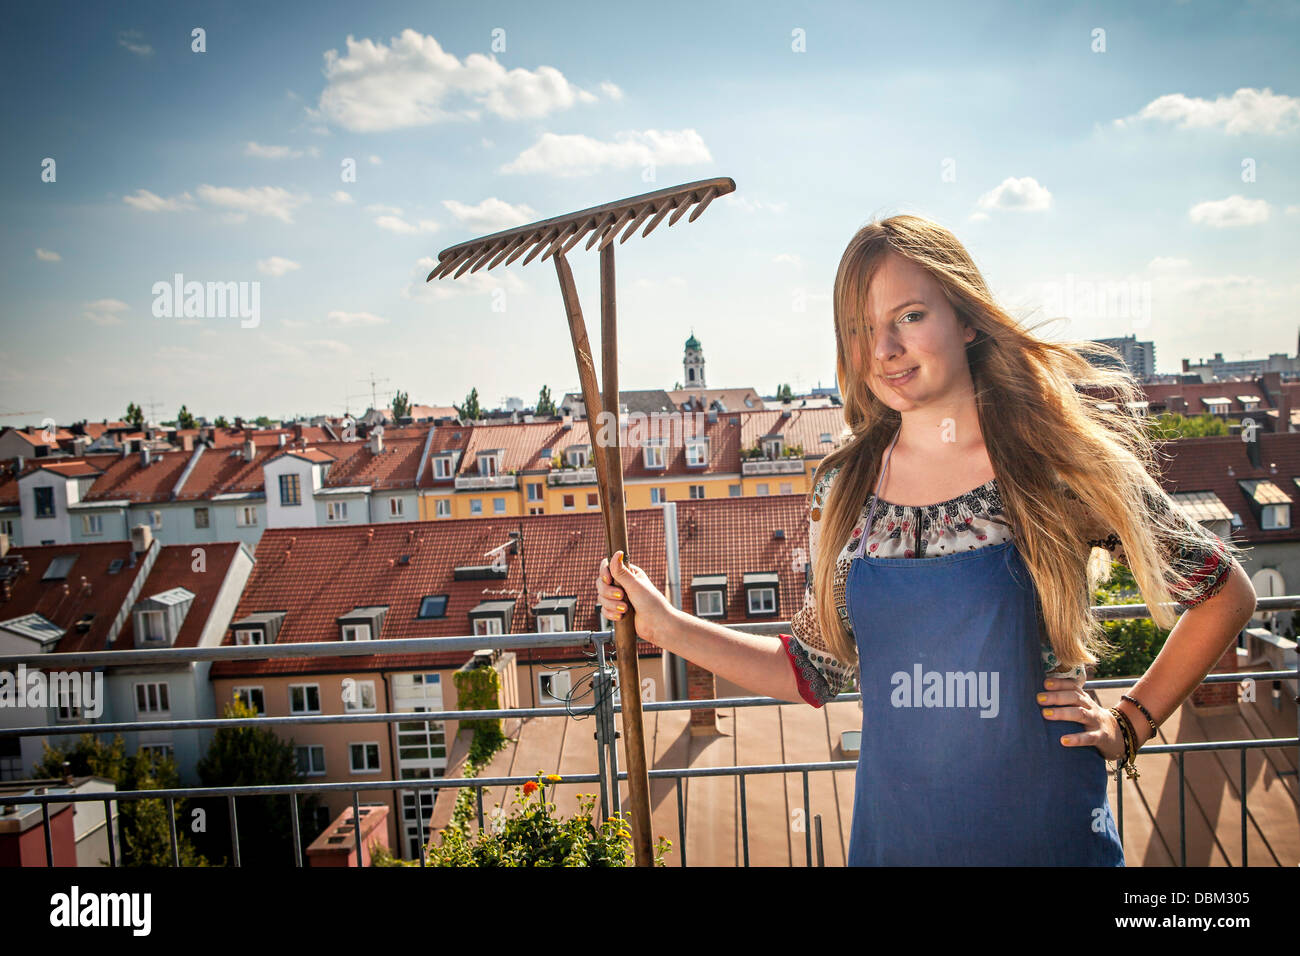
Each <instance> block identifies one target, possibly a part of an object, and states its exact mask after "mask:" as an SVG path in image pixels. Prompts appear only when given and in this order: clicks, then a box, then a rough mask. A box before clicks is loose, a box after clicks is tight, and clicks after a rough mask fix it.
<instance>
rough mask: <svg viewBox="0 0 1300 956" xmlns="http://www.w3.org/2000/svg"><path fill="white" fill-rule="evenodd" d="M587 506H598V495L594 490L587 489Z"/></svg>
mask: <svg viewBox="0 0 1300 956" xmlns="http://www.w3.org/2000/svg"><path fill="white" fill-rule="evenodd" d="M587 507H588V508H599V507H600V495H599V494H597V493H596V492H594V491H589V492H587Z"/></svg>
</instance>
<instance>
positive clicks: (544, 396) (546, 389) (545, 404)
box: [536, 385, 555, 415]
mask: <svg viewBox="0 0 1300 956" xmlns="http://www.w3.org/2000/svg"><path fill="white" fill-rule="evenodd" d="M536 414H538V415H554V414H555V400H554V399H552V398H551V387H550V386H549V385H543V386H542V390H541V391H540V392H538V393H537V409H536Z"/></svg>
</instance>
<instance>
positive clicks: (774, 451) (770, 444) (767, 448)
mask: <svg viewBox="0 0 1300 956" xmlns="http://www.w3.org/2000/svg"><path fill="white" fill-rule="evenodd" d="M783 444H784V443H783V442H782V441H781V439H779V438H769V439H768V440H767V441H765V442H763V452H764V454H766V455H767V457H768V458H780V457H781V451H782V448H783Z"/></svg>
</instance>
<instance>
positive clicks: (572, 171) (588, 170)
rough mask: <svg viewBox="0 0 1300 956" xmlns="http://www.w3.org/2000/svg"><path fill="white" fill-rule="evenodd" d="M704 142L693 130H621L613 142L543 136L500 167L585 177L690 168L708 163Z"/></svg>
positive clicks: (707, 150) (512, 171)
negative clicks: (607, 171) (651, 168)
mask: <svg viewBox="0 0 1300 956" xmlns="http://www.w3.org/2000/svg"><path fill="white" fill-rule="evenodd" d="M711 162H713V157H712V156H711V155H710V154H709V148H708V147H707V146H705V145H704V139H703V138H702V137H701V136H700V134H699V133H697V132H696V131H695V130H693V129H683V130H664V131H662V132H661V131H660V130H655V129H648V130H644V131H639V130H623V131H622V132H618V133H615V134H614V141H613V142H608V141H602V140H598V139H592V138H591V137H590V136H584V135H582V134H581V133H575V134H570V135H560V134H558V133H543V134H542V138H541V139H539V140H538V141H537V142H536V143H534V144H533V145H532V146H529V147H528V148H527V149H525V150H524V151H523V152H522V153H520V154H519V155H518V156H516V157H515V158H514V159H513V160H512V161H511V162H509V163H506V164H505V165H504V166H502V167H501V170H500V171H501V172H503V173H551V174H554V175H557V176H587V175H590V174H592V173H595V172H597V171H598V170H601V169H606V168H609V169H626V168H628V167H635V166H690V165H695V164H699V163H711Z"/></svg>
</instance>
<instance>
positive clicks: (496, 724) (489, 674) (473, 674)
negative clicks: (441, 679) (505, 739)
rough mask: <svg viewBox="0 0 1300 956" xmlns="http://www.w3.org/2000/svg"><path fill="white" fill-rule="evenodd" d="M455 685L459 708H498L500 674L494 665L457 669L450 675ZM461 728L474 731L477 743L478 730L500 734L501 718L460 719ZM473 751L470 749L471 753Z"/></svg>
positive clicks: (499, 703)
mask: <svg viewBox="0 0 1300 956" xmlns="http://www.w3.org/2000/svg"><path fill="white" fill-rule="evenodd" d="M451 680H452V683H453V684H455V685H456V699H457V700H458V701H459V702H460V704H459V707H460V709H461V710H498V709H500V706H501V675H500V674H499V673H497V669H496V668H495V667H490V666H484V667H472V668H469V669H467V670H458V671H456V672H455V673H454V674H452V675H451ZM460 729H461V730H472V731H474V742H475V743H476V744H477V743H478V736H479V732H480V731H484V732H486V733H489V734H492V735H494V736H500V734H501V719H500V718H499V717H498V718H496V719H492V720H462V721H461V722H460ZM472 752H473V751H472V750H471V753H472Z"/></svg>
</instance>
